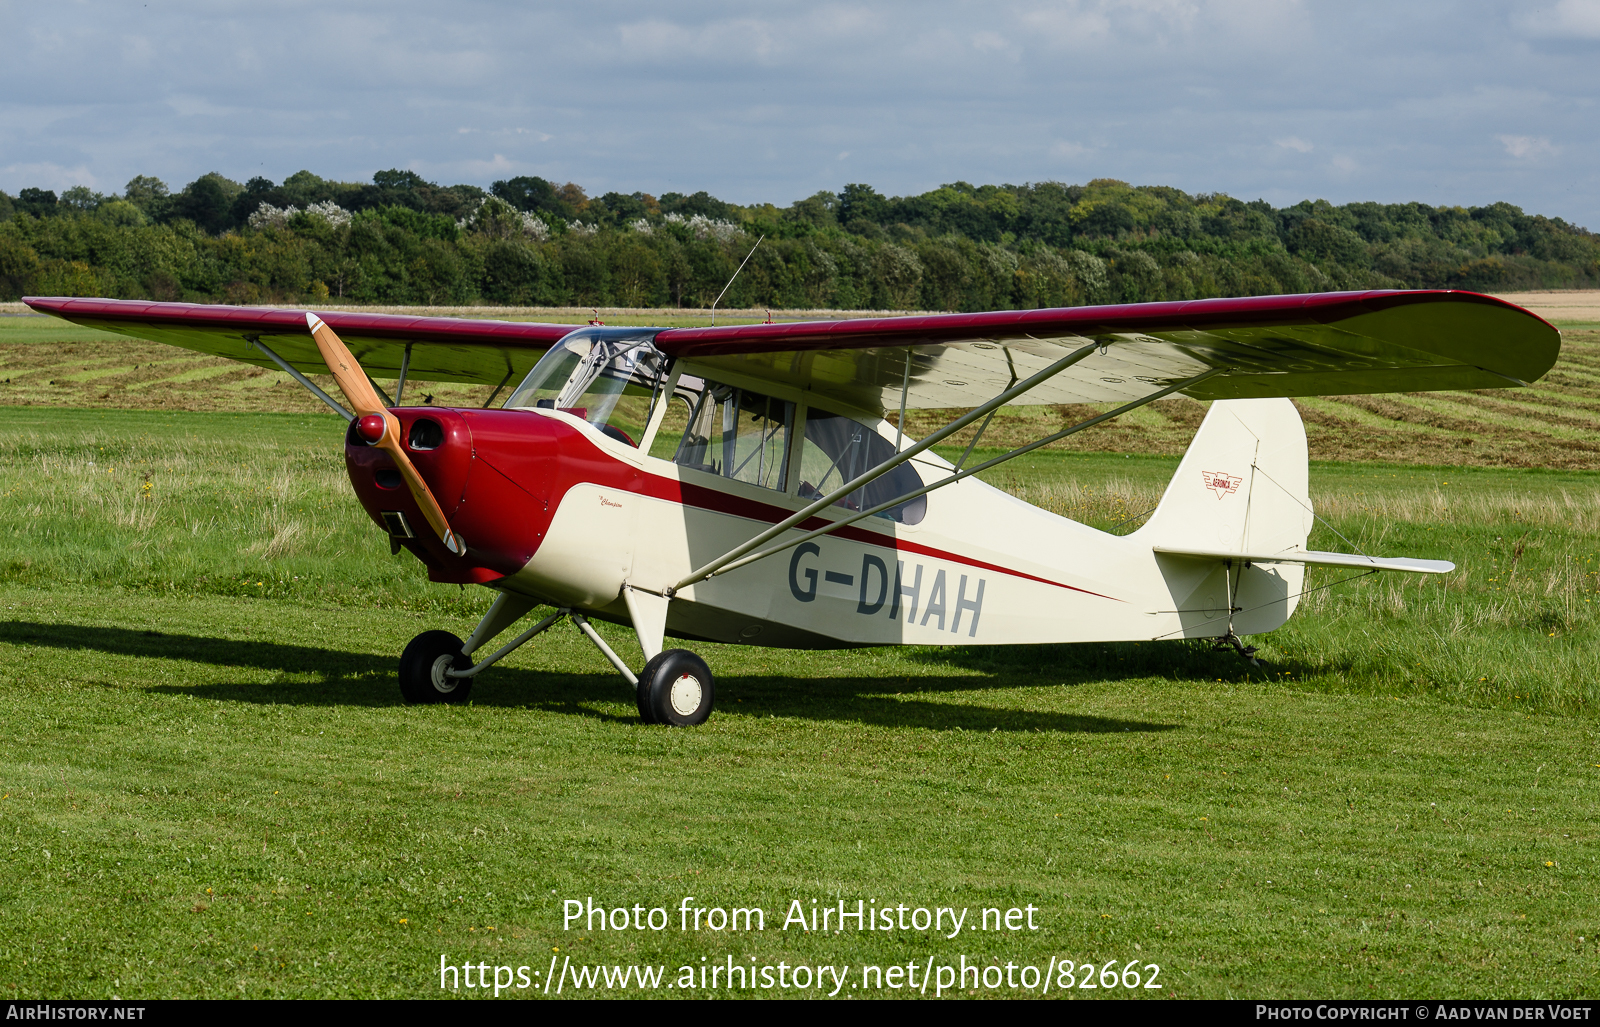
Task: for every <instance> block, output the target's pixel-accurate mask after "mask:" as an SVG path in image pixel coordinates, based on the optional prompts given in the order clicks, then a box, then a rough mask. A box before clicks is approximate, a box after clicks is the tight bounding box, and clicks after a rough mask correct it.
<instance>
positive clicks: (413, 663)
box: [400, 631, 472, 703]
mask: <svg viewBox="0 0 1600 1027" xmlns="http://www.w3.org/2000/svg"><path fill="white" fill-rule="evenodd" d="M461 646H462V642H461V639H459V638H457V637H456V636H454V635H452V634H451V633H450V632H448V631H424V632H423V633H422V634H420V635H418V636H417V637H416V638H413V639H412V640H411V644H410V645H408V646H406V651H405V652H404V653H401V654H400V694H401V695H403V696H405V700H406V702H408V703H435V702H452V703H463V702H466V701H467V696H469V695H470V694H472V679H471V678H454V677H447V676H446V675H445V671H447V670H466V669H467V668H468V667H471V666H472V661H471V660H469V659H468V658H467V657H466V656H465V655H464V654H463V653H462V652H461Z"/></svg>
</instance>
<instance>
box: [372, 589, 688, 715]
mask: <svg viewBox="0 0 1600 1027" xmlns="http://www.w3.org/2000/svg"><path fill="white" fill-rule="evenodd" d="M533 606H534V601H533V600H531V599H527V598H526V597H522V596H513V595H511V594H510V593H502V594H501V595H500V596H499V597H498V598H497V599H495V601H494V603H493V605H491V606H490V607H489V612H488V613H486V614H484V617H483V620H482V621H481V622H480V623H479V624H478V628H477V630H476V631H474V632H473V633H472V637H471V638H470V639H468V640H467V641H465V642H463V641H461V639H459V638H457V637H456V636H455V635H452V634H451V633H450V632H448V631H424V632H423V633H422V634H420V635H418V636H417V637H416V638H413V639H412V640H411V644H410V645H408V646H406V651H405V653H404V654H403V655H401V657H400V694H401V695H403V696H404V697H405V700H406V702H408V703H439V702H448V703H464V702H466V701H467V697H468V696H469V695H471V694H472V679H473V678H474V677H476V676H477V675H478V674H479V673H480V672H481V671H483V670H485V669H487V668H488V667H490V666H492V665H493V664H495V663H498V662H500V661H501V660H502V659H504V658H505V657H507V656H509V655H511V653H512V652H514V651H515V650H516V649H517V648H518V647H520V646H521V645H522V644H523V643H525V642H527V641H528V640H529V639H531V638H532V637H533V636H535V635H537V634H539V633H541V632H543V631H545V630H547V629H548V628H550V627H551V625H553V624H555V623H556V621H559V620H561V619H562V618H563V617H568V618H571V620H572V623H573V624H574V625H575V626H576V627H577V628H578V630H579V631H581V632H582V633H583V634H584V635H585V636H586V637H587V638H588V639H589V641H591V642H593V643H594V645H595V648H597V649H599V650H600V652H601V653H602V654H603V655H604V656H605V658H606V659H607V660H608V661H609V662H610V663H611V665H612V666H613V667H615V668H616V669H617V672H618V673H619V674H621V675H622V676H623V678H624V679H625V680H626V681H627V682H628V684H630V685H632V686H633V688H634V697H635V700H636V701H637V703H638V706H639V717H640V719H642V720H643V721H644V722H645V723H646V724H663V725H668V726H671V727H693V726H694V725H696V724H703V723H705V722H706V719H707V718H708V717H710V716H711V707H712V704H713V702H714V700H715V683H714V681H713V679H712V676H711V669H710V668H709V667H707V666H706V663H705V661H704V660H702V659H701V658H700V657H698V656H696V655H695V654H694V653H692V652H690V651H689V650H687V649H668V650H666V651H665V652H662V653H658V654H657V655H656V656H654V657H652V658H651V659H650V660H649V661H648V662H647V663H646V664H645V665H644V669H643V670H642V671H640V672H639V673H638V674H637V675H635V674H634V673H633V671H631V670H629V669H628V665H627V664H626V663H624V662H622V658H621V657H620V656H618V655H617V654H616V652H615V650H613V649H612V648H611V647H610V646H609V645H607V644H606V641H605V639H603V638H601V637H600V635H599V633H598V632H596V631H595V630H594V627H593V626H592V625H591V624H590V623H589V621H588V619H587V618H585V617H584V616H583V614H581V613H579V612H577V611H576V610H571V609H560V610H557V611H556V612H555V613H552V614H551V615H550V616H548V617H546V618H544V619H543V620H541V621H539V622H538V623H537V624H535V625H534V626H533V627H531V628H529V629H528V630H526V631H524V632H523V633H522V634H520V635H518V636H516V637H515V638H513V639H512V640H511V641H510V642H507V643H506V644H505V645H503V646H501V647H500V648H499V649H496V650H495V651H494V652H493V653H491V654H490V655H489V656H487V657H485V658H484V659H482V660H480V661H478V662H477V663H474V662H473V661H472V654H473V653H474V652H476V651H477V650H478V649H479V648H480V647H481V646H483V644H484V643H485V642H487V641H488V640H489V639H491V638H493V637H494V636H495V635H497V634H499V633H500V632H501V631H503V630H505V629H506V628H507V627H509V626H510V625H511V624H512V623H514V622H515V621H516V620H517V619H518V618H520V617H521V616H522V615H523V614H525V613H527V612H528V611H529V610H531V609H532V608H533ZM636 623H637V621H636ZM659 644H660V635H659V634H657V635H656V636H655V642H654V645H659ZM654 645H652V648H654ZM648 651H649V650H646V652H647V653H648Z"/></svg>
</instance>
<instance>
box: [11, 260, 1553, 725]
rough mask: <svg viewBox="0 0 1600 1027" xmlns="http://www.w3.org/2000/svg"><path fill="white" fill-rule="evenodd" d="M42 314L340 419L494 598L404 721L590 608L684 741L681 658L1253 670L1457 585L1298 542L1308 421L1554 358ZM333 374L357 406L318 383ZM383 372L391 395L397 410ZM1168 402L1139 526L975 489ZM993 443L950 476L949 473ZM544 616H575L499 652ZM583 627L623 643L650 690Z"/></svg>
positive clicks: (397, 514) (1271, 333) (1530, 372)
mask: <svg viewBox="0 0 1600 1027" xmlns="http://www.w3.org/2000/svg"><path fill="white" fill-rule="evenodd" d="M26 302H27V303H28V304H29V305H30V306H32V307H33V308H34V309H35V310H39V311H41V312H44V313H49V314H54V315H56V316H58V317H62V318H65V319H67V320H69V321H74V322H76V323H78V324H82V325H88V326H92V327H95V328H102V329H105V330H108V331H112V332H120V333H122V334H124V335H131V336H135V337H138V338H143V339H152V340H155V341H159V342H165V343H171V344H173V345H176V346H183V347H187V348H189V349H193V350H199V351H201V352H204V353H212V354H216V355H219V356H224V357H229V358H232V359H234V360H240V361H244V362H246V363H251V364H255V365H258V366H261V367H266V368H273V367H276V368H281V369H282V370H284V371H285V372H287V373H288V374H290V375H292V376H293V377H294V378H295V379H296V380H298V381H299V382H300V383H301V384H302V385H304V386H305V387H306V388H308V389H310V390H311V391H312V392H314V393H315V394H316V395H317V396H318V397H320V398H321V399H322V400H323V401H324V402H326V403H327V404H328V405H329V406H330V407H332V408H334V409H335V410H336V411H338V412H339V413H340V414H342V415H343V416H344V417H345V418H346V419H347V420H348V421H349V428H348V431H347V433H346V435H345V457H346V461H347V463H348V466H349V471H350V481H351V484H352V485H353V486H354V488H355V492H356V495H357V497H358V498H359V499H360V501H361V504H362V505H363V506H364V507H365V508H366V510H367V512H368V513H369V514H370V515H371V517H372V520H373V522H374V523H375V524H377V525H379V526H380V527H382V528H383V529H384V530H385V531H386V532H388V534H389V537H390V541H391V547H392V549H393V551H394V552H397V553H398V552H399V551H400V550H401V549H406V550H409V551H410V552H411V553H412V554H413V555H414V556H416V557H417V559H419V560H421V561H422V562H423V563H424V564H425V565H427V568H428V575H429V577H430V579H431V580H433V581H441V582H461V583H471V584H479V585H484V586H487V587H488V588H490V589H492V590H493V591H494V592H495V593H496V596H495V599H494V601H493V602H492V603H491V604H490V606H489V609H488V612H487V613H485V614H484V617H483V619H482V621H481V622H480V623H479V624H478V626H477V629H476V630H475V631H473V633H472V635H471V637H469V638H468V639H466V640H465V641H462V640H461V639H459V638H457V637H456V636H454V635H452V634H450V633H448V632H444V631H427V632H423V633H422V634H420V635H418V636H417V637H416V638H415V639H413V640H412V642H411V644H410V645H409V646H407V647H406V650H405V653H404V655H403V656H402V657H401V659H400V675H399V676H400V689H401V692H402V694H403V695H404V696H405V698H406V699H407V700H408V701H411V702H462V701H464V700H465V699H466V698H467V696H468V694H469V693H470V690H471V687H472V681H473V678H474V677H475V676H476V675H477V674H478V673H480V672H481V671H482V670H483V669H484V668H486V667H488V666H490V665H492V664H494V663H495V662H497V661H498V660H500V659H502V658H504V657H505V656H506V655H507V654H508V653H510V652H511V651H513V650H514V649H516V648H517V647H518V646H521V645H522V644H523V643H525V642H527V641H528V640H529V639H530V638H533V637H534V636H535V635H537V634H539V633H540V632H542V631H544V630H545V629H547V628H549V627H550V626H551V625H552V624H554V623H556V622H557V621H558V620H559V619H561V618H562V617H569V618H571V620H572V621H573V623H574V624H575V625H576V626H577V627H578V628H579V629H580V630H581V631H582V632H583V633H584V634H585V635H587V636H588V638H589V639H590V640H591V641H592V642H593V643H594V644H595V646H597V647H598V648H599V650H600V651H601V652H602V653H603V654H604V655H605V657H606V659H608V660H609V661H610V662H611V663H612V664H613V665H614V666H615V667H616V668H617V670H618V671H619V672H620V673H621V674H622V676H623V677H624V678H626V679H627V680H628V682H629V683H630V684H631V685H633V686H634V688H635V690H636V696H637V700H638V706H639V714H640V716H641V717H642V718H643V719H644V720H645V721H647V722H654V723H661V724H673V725H690V724H698V723H701V722H703V721H704V720H705V719H706V718H707V717H708V716H709V715H710V713H711V707H712V702H713V696H714V691H713V678H712V674H711V672H710V670H709V669H708V668H707V667H706V664H705V663H704V661H702V660H701V659H700V658H699V657H697V656H696V655H695V654H694V653H692V652H690V651H688V650H686V649H664V648H663V647H664V645H665V644H666V643H665V639H666V638H667V637H668V636H670V637H672V638H679V639H691V640H709V641H715V642H729V643H740V644H745V645H760V646H774V647H780V648H797V649H823V648H843V647H853V646H871V645H900V644H915V645H939V644H962V645H1003V644H1016V643H1035V642H1085V641H1120V640H1149V639H1178V638H1218V639H1221V640H1222V642H1223V643H1226V644H1231V645H1232V646H1234V647H1235V648H1237V649H1239V650H1240V651H1241V652H1242V653H1245V654H1246V655H1249V653H1251V652H1252V651H1253V650H1249V649H1246V648H1244V647H1243V646H1242V644H1241V643H1240V642H1239V639H1238V636H1239V635H1240V634H1251V633H1258V632H1264V631H1271V630H1272V629H1274V628H1276V627H1278V626H1279V625H1281V624H1283V623H1284V621H1285V620H1287V619H1288V617H1289V616H1290V614H1291V613H1293V612H1294V609H1295V606H1296V604H1297V602H1298V599H1299V597H1300V595H1301V592H1302V581H1303V579H1304V575H1305V567H1306V566H1307V565H1329V566H1337V567H1349V568H1358V569H1365V570H1367V571H1371V572H1376V571H1382V570H1394V571H1410V572H1417V573H1424V574H1439V573H1445V572H1448V571H1450V570H1453V569H1454V565H1453V564H1450V563H1447V562H1443V561H1432V560H1417V559H1385V558H1379V557H1373V556H1368V555H1365V554H1359V553H1322V552H1311V551H1308V550H1307V549H1306V548H1305V545H1306V538H1307V535H1308V534H1309V532H1310V529H1311V525H1312V520H1313V516H1314V515H1313V512H1312V508H1311V501H1310V498H1309V495H1308V482H1307V475H1308V467H1307V455H1306V436H1305V429H1304V427H1303V425H1302V424H1301V421H1300V417H1299V414H1298V412H1297V411H1296V410H1295V407H1294V405H1293V404H1292V403H1290V402H1289V400H1288V398H1286V397H1293V396H1318V395H1348V394H1357V393H1378V392H1418V391H1427V390H1441V389H1449V390H1455V389H1497V388H1507V387H1515V386H1521V385H1526V384H1528V383H1529V382H1532V381H1534V380H1536V379H1538V378H1539V377H1541V376H1542V375H1544V374H1545V373H1546V372H1547V371H1549V370H1550V368H1551V367H1552V366H1553V365H1554V364H1555V361H1556V357H1557V354H1558V353H1559V351H1560V346H1561V339H1560V333H1558V332H1557V331H1556V329H1555V328H1553V327H1552V326H1550V325H1549V324H1547V323H1546V322H1544V321H1543V320H1541V319H1540V318H1538V317H1536V316H1534V315H1533V314H1531V313H1529V312H1527V311H1525V310H1523V309H1521V308H1519V307H1516V306H1512V305H1511V304H1508V303H1505V302H1502V301H1500V300H1497V299H1494V298H1492V297H1488V296H1481V295H1476V294H1473V293H1463V292H1442V291H1441V292H1365V293H1327V294H1316V295H1306V296H1269V297H1256V298H1248V299H1220V300H1201V301H1193V302H1177V303H1146V304H1132V305H1125V306H1102V307H1073V308H1064V309H1053V310H1028V311H1007V312H995V313H984V314H948V315H938V316H930V317H894V318H878V319H868V320H851V321H816V322H800V323H789V324H755V325H738V326H725V327H712V328H667V329H658V328H619V327H607V326H603V325H599V324H593V325H589V326H585V327H579V328H577V329H574V328H573V327H572V326H570V325H549V324H528V323H513V322H503V321H480V320H461V319H452V318H420V317H404V316H394V315H379V314H362V313H328V314H325V315H323V316H320V317H319V316H318V315H316V314H313V313H306V312H304V311H288V310H262V309H246V308H239V307H222V306H198V305H192V304H178V303H146V302H137V301H118V300H101V299H62V298H50V299H41V298H29V299H27V300H26ZM358 358H359V359H358ZM324 370H326V371H330V372H332V374H333V378H334V380H335V381H336V382H337V383H338V386H339V388H340V390H341V391H342V392H343V393H344V396H345V399H346V401H347V402H348V404H349V407H348V408H346V406H345V405H344V404H341V403H339V402H338V401H337V400H336V399H334V398H333V397H332V396H329V395H328V394H327V393H325V392H323V391H322V390H321V389H320V388H318V387H317V386H316V385H315V384H314V383H313V382H311V381H310V380H309V379H308V378H306V376H305V375H306V372H312V373H321V372H323V371H324ZM374 375H376V376H378V377H382V378H393V379H395V384H394V396H393V399H392V400H391V399H390V398H389V397H388V396H386V395H385V394H384V393H383V391H382V390H381V389H380V388H379V387H378V385H377V383H376V381H375V380H374V379H373V377H372V376H374ZM411 379H422V380H431V381H452V382H476V383H482V384H488V385H498V388H496V390H495V394H494V396H491V398H490V401H489V403H487V404H485V406H484V407H483V408H481V409H480V408H468V409H460V408H441V407H432V406H402V405H401V400H402V398H403V395H404V392H405V388H406V384H407V382H408V380H411ZM514 379H515V380H518V381H520V384H517V385H516V386H515V388H514V389H513V390H512V391H511V393H510V395H509V397H508V398H507V399H506V400H505V402H504V403H503V405H502V406H500V407H499V408H497V409H491V408H490V407H491V404H492V403H493V401H494V399H495V398H497V397H498V396H499V394H500V393H501V391H503V389H504V388H505V386H507V385H509V384H511V383H512V382H513V380H514ZM1174 393H1182V394H1184V395H1187V396H1191V397H1194V398H1196V399H1201V400H1214V401H1215V402H1213V403H1212V404H1211V407H1210V410H1209V411H1208V413H1207V414H1206V417H1205V421H1204V423H1203V424H1202V425H1201V427H1200V430H1199V433H1198V434H1197V435H1196V436H1195V438H1194V441H1193V443H1192V444H1191V445H1190V447H1189V450H1188V452H1187V453H1186V454H1185V456H1184V457H1183V460H1182V462H1181V463H1180V464H1179V467H1178V470H1177V473H1176V474H1175V475H1174V477H1173V480H1172V483H1171V484H1170V485H1169V486H1168V488H1167V490H1166V492H1165V494H1164V495H1163V497H1162V499H1161V503H1160V505H1159V506H1158V507H1157V508H1156V510H1155V512H1154V513H1153V514H1152V516H1151V517H1150V519H1149V521H1148V522H1147V523H1146V524H1145V525H1144V526H1143V527H1141V528H1139V529H1138V530H1137V531H1134V532H1132V533H1130V534H1127V535H1113V534H1108V533H1106V532H1102V531H1098V530H1095V529H1093V528H1089V527H1086V526H1084V525H1082V524H1078V523H1076V522H1074V521H1071V520H1068V519H1067V518H1064V517H1059V516H1056V515H1055V514H1052V513H1048V512H1046V511H1044V510H1041V509H1038V508H1037V507H1033V506H1030V505H1029V504H1027V503H1024V502H1022V501H1021V500H1018V499H1015V498H1013V497H1012V496H1010V495H1008V494H1006V493H1004V492H1001V491H1000V490H998V489H996V488H993V487H992V486H990V485H987V484H985V483H984V482H983V481H981V480H979V479H978V478H976V477H974V475H976V474H977V473H979V472H981V471H984V470H986V469H988V468H991V467H994V466H996V465H998V464H1000V463H1002V462H1004V461H1006V460H1009V459H1012V458H1014V457H1016V456H1019V455H1021V454H1023V453H1026V452H1029V451H1031V450H1033V449H1036V448H1038V447H1040V446H1044V445H1047V444H1049V443H1051V442H1053V441H1055V440H1057V439H1060V438H1063V437H1065V436H1067V435H1070V434H1072V433H1073V432H1076V431H1080V430H1082V429H1083V428H1086V427H1089V426H1090V425H1093V424H1097V423H1099V422H1101V421H1104V420H1107V419H1109V418H1112V417H1115V416H1117V415H1119V414H1122V413H1125V412H1127V411H1129V410H1132V409H1135V408H1137V407H1140V406H1143V405H1144V404H1146V403H1149V402H1151V401H1153V400H1157V399H1160V398H1161V397H1163V396H1168V395H1172V394H1174ZM1066 403H1088V404H1101V405H1109V404H1115V408H1114V409H1112V410H1110V411H1108V412H1106V413H1104V414H1100V415H1098V416H1096V417H1091V418H1089V419H1087V420H1085V421H1082V422H1081V423H1078V424H1074V425H1071V426H1069V427H1066V428H1063V429H1061V430H1060V431H1057V432H1054V433H1052V434H1050V435H1047V436H1045V437H1043V438H1041V439H1039V440H1037V441H1035V442H1032V443H1030V444H1028V445H1026V446H1022V447H1020V448H1018V449H1015V450H1012V451H1010V452H1007V453H1004V454H1002V455H1000V456H994V457H990V458H987V459H982V460H980V461H976V462H975V461H973V459H972V454H973V453H974V452H975V451H976V447H977V446H978V444H979V442H980V441H981V440H982V436H983V432H984V428H986V427H987V425H988V423H989V419H990V418H991V417H992V416H993V415H994V412H995V411H996V410H998V409H999V408H1000V407H1002V406H1005V405H1011V404H1066ZM916 408H936V409H965V410H967V412H966V413H964V414H962V415H961V416H959V417H957V418H955V419H954V420H953V421H951V422H950V423H949V424H948V425H947V426H946V427H944V428H942V429H940V430H939V431H936V432H934V433H933V434H931V435H929V436H928V437H926V438H924V439H921V440H912V439H910V438H906V437H904V435H903V434H902V433H901V431H900V430H899V429H898V428H896V426H895V425H896V424H903V423H904V417H905V411H907V410H910V409H916ZM896 412H898V415H899V416H898V417H897V419H896V421H895V422H894V423H891V422H890V421H889V420H888V415H890V414H894V413H896ZM972 424H977V425H978V428H977V433H976V435H975V437H974V438H973V439H972V440H971V443H970V444H969V445H968V446H967V447H966V451H965V453H964V454H963V455H962V456H961V457H960V458H959V459H957V460H956V461H955V463H953V464H952V463H951V462H949V461H947V460H945V459H944V458H942V457H940V456H938V455H936V454H935V452H934V451H933V449H932V447H933V446H935V445H937V444H939V443H941V442H944V441H946V440H947V439H949V438H951V437H952V436H954V435H955V434H956V433H958V432H960V431H961V430H962V429H964V428H966V427H968V426H969V425H972ZM539 606H548V607H554V609H555V612H554V613H551V614H550V615H549V616H546V617H544V618H543V619H541V620H539V621H538V622H537V623H535V624H534V625H532V626H531V627H529V628H527V630H525V631H522V632H521V633H520V634H518V635H516V636H515V637H514V638H512V639H511V640H510V641H508V642H506V643H505V644H504V645H501V646H499V647H497V648H495V649H493V650H492V651H491V652H489V653H488V655H486V656H482V657H479V655H478V654H479V653H480V652H481V651H483V650H485V649H486V648H487V646H488V643H489V642H490V640H491V639H494V638H495V637H496V636H498V635H500V634H501V633H502V632H504V631H505V630H506V629H507V628H509V627H510V626H511V625H512V624H514V623H515V622H517V621H518V620H520V619H521V618H522V617H523V616H524V615H526V614H527V613H529V612H530V611H532V610H533V609H534V608H535V607H539ZM591 617H593V618H599V619H602V620H608V621H614V622H616V623H620V624H629V625H632V627H633V629H634V631H635V632H637V634H638V638H639V645H640V647H641V648H642V649H643V651H644V658H645V664H644V666H643V669H642V670H640V671H639V672H638V673H637V674H635V673H634V672H633V671H632V669H630V667H629V665H628V663H627V662H626V661H625V660H624V659H623V658H622V657H621V656H619V655H618V654H617V653H616V652H615V651H613V650H612V649H611V648H610V647H609V646H608V645H607V644H606V642H605V641H604V640H603V639H602V638H601V637H600V636H599V635H598V634H597V633H596V632H595V630H594V628H593V627H592V626H591V625H590V623H589V618H591Z"/></svg>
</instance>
